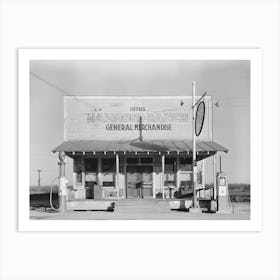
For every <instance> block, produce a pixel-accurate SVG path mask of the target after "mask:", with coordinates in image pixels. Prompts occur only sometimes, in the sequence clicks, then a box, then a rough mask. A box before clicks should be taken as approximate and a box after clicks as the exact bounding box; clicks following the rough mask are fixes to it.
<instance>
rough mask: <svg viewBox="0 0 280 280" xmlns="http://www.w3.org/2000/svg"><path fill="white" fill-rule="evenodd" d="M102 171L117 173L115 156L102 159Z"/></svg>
mask: <svg viewBox="0 0 280 280" xmlns="http://www.w3.org/2000/svg"><path fill="white" fill-rule="evenodd" d="M102 172H103V173H115V172H116V160H115V159H114V158H103V159H102Z"/></svg>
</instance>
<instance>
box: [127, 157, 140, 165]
mask: <svg viewBox="0 0 280 280" xmlns="http://www.w3.org/2000/svg"><path fill="white" fill-rule="evenodd" d="M138 161H139V159H138V158H137V157H136V158H127V159H126V162H127V163H136V164H137V163H138Z"/></svg>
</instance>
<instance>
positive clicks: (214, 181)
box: [213, 155, 218, 200]
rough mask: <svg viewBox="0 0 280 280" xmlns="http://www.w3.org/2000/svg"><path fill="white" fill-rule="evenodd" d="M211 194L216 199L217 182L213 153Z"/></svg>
mask: <svg viewBox="0 0 280 280" xmlns="http://www.w3.org/2000/svg"><path fill="white" fill-rule="evenodd" d="M213 188H214V191H213V195H214V197H213V198H214V200H218V197H217V195H218V193H217V182H216V155H213Z"/></svg>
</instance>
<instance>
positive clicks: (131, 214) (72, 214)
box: [30, 202, 250, 220]
mask: <svg viewBox="0 0 280 280" xmlns="http://www.w3.org/2000/svg"><path fill="white" fill-rule="evenodd" d="M232 205H233V213H231V214H222V213H189V212H182V211H173V210H172V211H171V210H169V209H167V210H166V211H150V209H147V211H143V210H142V209H139V211H138V210H137V209H135V208H133V209H131V210H130V209H127V210H125V211H122V209H120V208H118V207H117V205H116V207H115V211H114V212H107V211H73V210H68V211H66V212H65V213H58V212H55V211H48V210H47V211H46V212H45V209H43V208H39V209H36V210H30V219H40V220H249V219H250V203H246V202H241V203H240V202H238V203H233V204H232Z"/></svg>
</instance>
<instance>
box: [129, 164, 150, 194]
mask: <svg viewBox="0 0 280 280" xmlns="http://www.w3.org/2000/svg"><path fill="white" fill-rule="evenodd" d="M126 182H127V185H126V186H127V188H126V196H127V198H140V199H141V198H148V197H153V166H151V165H132V166H127V169H126Z"/></svg>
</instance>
